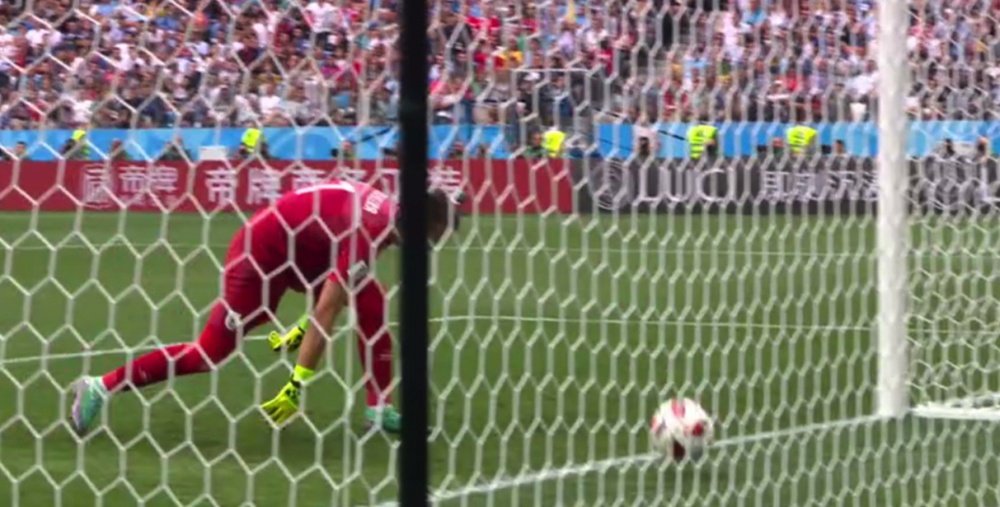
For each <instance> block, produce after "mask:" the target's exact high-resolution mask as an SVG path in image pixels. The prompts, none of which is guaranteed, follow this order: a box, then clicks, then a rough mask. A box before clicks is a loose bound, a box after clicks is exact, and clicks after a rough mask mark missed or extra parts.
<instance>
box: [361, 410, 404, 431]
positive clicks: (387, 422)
mask: <svg viewBox="0 0 1000 507" xmlns="http://www.w3.org/2000/svg"><path fill="white" fill-rule="evenodd" d="M365 420H366V421H367V422H368V427H369V428H380V429H382V430H383V431H386V432H389V433H399V431H400V429H402V427H403V416H402V415H400V413H399V411H398V410H396V407H394V406H392V405H385V406H384V407H380V408H379V407H368V408H366V409H365Z"/></svg>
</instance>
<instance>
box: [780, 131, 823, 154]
mask: <svg viewBox="0 0 1000 507" xmlns="http://www.w3.org/2000/svg"><path fill="white" fill-rule="evenodd" d="M816 134H818V132H817V131H816V129H814V128H812V127H806V126H805V125H796V126H794V127H792V128H790V129H788V134H787V138H788V139H787V140H788V149H789V150H791V152H792V153H793V154H795V155H799V154H801V153H803V152H805V151H806V149H808V148H809V147H810V146H812V143H813V141H815V140H816Z"/></svg>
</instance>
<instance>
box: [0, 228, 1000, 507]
mask: <svg viewBox="0 0 1000 507" xmlns="http://www.w3.org/2000/svg"><path fill="white" fill-rule="evenodd" d="M240 223H241V218H240V217H239V216H237V215H231V214H218V215H214V216H211V217H201V216H198V215H152V214H140V213H127V214H115V213H110V214H109V213H96V212H95V213H83V214H18V213H7V214H0V240H2V242H0V247H2V248H0V265H2V267H3V268H2V269H3V271H2V273H0V336H2V340H0V505H24V506H28V505H30V506H42V505H62V506H92V505H105V506H115V507H118V506H127V505H140V504H141V505H149V506H161V505H196V506H209V505H219V506H234V505H250V504H254V505H292V504H295V505H308V506H315V505H338V506H347V505H373V504H380V503H384V502H390V501H392V500H393V499H394V498H395V494H396V489H395V484H394V479H393V476H394V475H393V474H394V471H395V467H396V461H395V459H394V458H393V455H394V450H395V445H396V443H395V440H394V439H393V438H391V437H387V436H385V435H382V434H379V433H369V432H366V431H365V430H364V427H363V422H362V418H361V416H362V414H361V410H360V409H361V406H362V404H363V395H362V391H363V389H362V386H361V383H360V380H359V379H360V368H359V365H358V361H357V354H356V350H355V344H354V338H353V334H352V331H351V330H350V328H349V322H348V321H346V320H344V321H342V322H341V323H340V324H339V326H338V329H339V331H338V334H337V336H336V340H335V342H334V345H333V346H332V347H331V349H330V351H329V354H328V356H327V359H326V360H325V362H324V366H323V368H324V369H323V373H322V376H321V377H320V378H319V379H318V380H317V381H316V382H315V384H314V385H310V387H309V389H308V390H307V394H306V407H307V410H306V414H307V417H305V418H300V419H299V420H298V421H296V422H295V423H294V424H292V425H291V426H289V427H287V428H285V429H284V430H282V431H272V430H271V429H270V427H269V426H268V425H267V424H265V422H264V420H263V418H262V416H261V414H260V413H259V412H258V411H257V410H256V408H255V407H256V405H257V404H258V403H259V402H260V401H261V400H263V399H267V398H269V397H271V396H272V395H273V394H274V393H275V392H276V391H277V389H278V388H280V386H281V385H282V383H283V381H284V380H285V378H286V376H287V374H288V372H289V370H290V367H291V366H292V361H293V360H294V358H293V357H289V356H286V355H276V354H274V353H272V352H270V351H269V350H268V348H267V346H266V345H265V343H264V342H262V341H260V340H248V341H247V342H246V343H244V344H243V347H242V349H241V353H240V354H238V355H237V356H235V357H234V358H233V359H232V360H230V361H229V362H228V363H226V365H225V366H224V367H223V368H222V369H220V370H219V371H217V372H215V373H212V374H210V375H203V376H198V377H187V378H182V379H176V380H174V381H173V382H172V383H171V384H169V385H167V386H157V387H152V388H149V389H145V390H143V391H141V392H138V393H125V394H122V395H120V396H118V397H116V398H115V399H114V400H113V402H112V403H111V404H110V406H109V410H108V411H107V414H106V415H107V420H106V423H107V424H106V426H104V427H102V429H101V430H99V431H96V432H94V433H93V434H92V435H90V436H88V437H87V438H86V439H84V440H83V441H79V440H78V439H76V438H75V437H74V436H73V435H72V434H71V432H70V431H69V429H68V426H67V425H66V424H65V418H66V416H67V412H68V403H69V402H68V399H67V398H66V395H65V388H66V386H67V385H68V384H69V383H70V382H71V381H72V380H73V379H74V378H76V377H78V376H80V375H82V374H88V373H89V374H95V373H100V372H103V371H105V370H107V369H109V368H111V367H114V366H116V365H118V364H119V363H121V362H122V361H123V360H125V359H126V358H127V357H128V355H129V354H135V353H136V352H141V351H145V350H148V348H149V347H151V346H153V345H154V344H156V343H160V342H177V341H187V340H190V339H191V338H192V337H193V336H194V335H195V333H197V331H198V330H199V329H200V327H199V325H200V322H201V318H202V317H203V315H204V312H205V310H206V309H207V308H208V306H209V304H210V303H211V301H212V300H213V298H214V297H215V296H216V290H217V286H218V275H219V259H220V258H221V256H222V255H223V253H224V251H225V246H226V244H227V242H228V239H229V237H230V235H231V234H232V233H233V232H234V231H235V230H236V228H237V227H238V226H239V224H240ZM464 226H465V229H464V230H463V232H462V233H461V234H460V235H459V236H458V237H455V238H452V239H451V240H450V242H449V243H448V244H447V245H445V246H443V247H442V248H440V249H439V250H438V251H437V252H436V253H435V260H434V266H433V272H434V276H435V283H434V287H433V289H432V304H431V306H432V311H433V314H434V319H433V322H432V324H431V330H432V336H433V349H432V376H433V378H432V379H431V382H432V407H431V413H432V423H433V434H432V436H431V439H432V445H431V450H432V453H433V456H432V470H431V476H432V480H433V483H434V487H435V490H436V491H437V493H438V496H439V498H440V500H441V502H440V503H441V505H468V506H478V505H495V506H500V505H546V506H555V505H583V506H593V505H612V504H613V505H643V506H646V505H698V506H702V505H762V506H763V505H766V506H779V505H780V506H786V505H872V506H885V505H998V504H1000V496H998V493H997V489H996V485H997V484H998V483H1000V461H998V458H997V456H998V455H1000V454H998V453H997V451H998V445H997V444H998V443H1000V431H998V430H997V428H996V426H995V424H996V423H988V422H981V421H943V420H927V419H915V418H906V419H903V420H899V421H889V422H887V421H874V420H871V419H870V418H869V416H870V415H871V414H872V413H873V403H874V383H875V378H876V377H875V375H876V361H877V356H876V349H875V338H874V331H875V328H874V325H875V320H874V319H875V308H876V299H875V295H876V293H875V290H876V289H875V286H876V281H875V276H874V266H875V259H874V254H873V252H874V249H875V236H874V229H875V227H874V221H873V219H871V218H858V217H755V216H667V215H659V216H649V215H647V216H621V217H612V216H595V217H583V218H580V217H566V216H558V215H551V216H517V217H515V216H510V217H498V216H476V217H470V218H469V219H468V220H467V221H466V223H465V224H464ZM993 227H994V226H993V225H990V226H989V227H987V226H984V225H982V224H972V225H970V224H969V223H968V222H965V221H961V220H957V219H935V220H927V221H925V222H923V223H922V224H921V225H920V226H919V227H917V228H916V229H915V234H914V245H915V248H916V254H917V255H914V260H913V267H914V269H913V272H914V276H913V279H912V280H911V290H912V294H913V298H914V300H913V305H912V308H913V314H914V318H913V319H912V323H911V324H912V325H911V331H912V332H911V336H913V337H914V340H915V343H916V344H917V345H918V346H916V347H915V348H914V349H915V350H914V358H915V359H914V371H915V374H916V378H915V381H914V388H913V394H914V398H915V399H918V400H920V399H944V398H947V397H950V396H961V395H964V394H968V393H967V392H965V391H968V392H973V391H974V392H981V391H983V390H987V391H988V390H994V391H996V390H1000V389H998V388H1000V385H998V384H1000V382H998V373H997V371H998V369H997V364H998V363H1000V352H998V351H997V349H998V346H997V342H998V338H997V334H996V331H998V327H1000V326H998V325H997V324H996V323H997V322H1000V318H998V317H1000V310H998V305H997V302H998V301H1000V289H998V288H997V285H998V284H997V283H996V279H995V277H994V275H995V274H997V273H1000V263H998V261H996V260H994V256H995V255H996V253H997V252H1000V239H998V238H997V236H996V235H994V234H991V233H990V229H992V228H993ZM397 265H398V254H397V253H396V252H392V253H389V254H387V255H385V257H384V259H383V260H382V261H381V262H380V264H379V266H378V269H377V271H378V273H377V276H378V277H379V278H380V279H382V280H383V282H384V283H385V284H386V286H388V287H394V284H395V280H396V278H397V270H398V267H397ZM397 303H398V301H396V300H395V299H393V307H394V308H395V306H396V304H397ZM303 308H304V302H303V300H302V298H301V297H300V296H298V295H293V296H290V297H288V298H286V300H285V301H284V302H283V304H282V307H281V312H280V316H281V318H282V319H283V320H284V322H285V323H286V324H288V323H291V322H293V321H294V319H295V317H296V316H297V315H298V314H299V312H301V311H302V310H303ZM271 329H273V327H271V326H265V327H263V328H260V329H258V330H257V331H256V332H255V334H256V335H262V334H265V333H266V332H267V331H269V330H271ZM397 331H398V330H397ZM397 336H398V335H397ZM397 371H398V370H397ZM675 395H685V396H692V397H696V398H698V399H699V400H701V401H702V402H703V404H704V405H705V406H706V407H707V408H708V409H709V411H710V412H712V413H713V414H714V415H715V416H716V417H717V419H718V421H717V430H718V437H719V438H720V442H719V445H718V446H717V447H716V448H714V449H713V450H712V451H711V452H710V455H709V457H708V458H707V459H706V460H704V461H703V462H701V463H700V464H699V465H697V466H692V465H677V464H670V463H665V462H662V461H660V460H649V459H646V458H644V457H643V456H644V453H647V452H648V443H647V437H646V423H647V417H648V416H649V415H650V414H651V413H652V411H653V409H654V407H655V406H656V405H657V404H658V403H659V402H661V401H662V400H664V399H666V398H667V397H670V396H675ZM404 414H405V411H404Z"/></svg>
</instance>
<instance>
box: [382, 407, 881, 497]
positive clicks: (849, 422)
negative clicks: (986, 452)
mask: <svg viewBox="0 0 1000 507" xmlns="http://www.w3.org/2000/svg"><path fill="white" fill-rule="evenodd" d="M879 420H884V419H883V418H881V417H878V416H862V417H853V418H849V419H840V420H836V421H830V422H822V423H814V424H807V425H805V426H796V427H794V428H787V429H781V430H774V431H765V432H762V433H754V434H751V435H743V436H737V437H732V438H726V439H722V440H719V441H717V442H715V443H714V444H713V445H712V447H711V449H717V448H720V447H734V446H740V445H746V444H753V443H756V442H760V441H765V440H772V439H777V438H786V437H792V436H796V435H801V434H805V433H813V432H817V431H828V430H835V429H840V428H845V427H848V426H854V425H859V424H864V423H869V422H875V421H879ZM661 459H663V458H662V456H660V455H658V454H656V453H643V454H633V455H630V456H621V457H616V458H608V459H604V460H600V461H595V462H592V463H583V464H580V465H574V466H570V467H563V468H554V469H550V470H541V471H538V472H533V473H529V474H525V475H519V476H515V477H508V478H503V479H499V480H495V481H492V482H487V483H483V484H477V485H474V486H467V487H463V488H458V489H452V490H445V491H439V492H436V493H434V494H433V495H432V500H433V501H434V502H447V501H449V500H456V499H459V498H463V497H468V496H472V495H485V494H489V493H493V492H496V491H503V490H508V489H514V488H520V487H524V486H530V485H533V484H538V483H542V482H548V481H553V480H557V479H564V478H567V477H574V476H580V475H587V474H591V473H598V472H605V471H608V470H611V469H615V468H629V467H634V466H641V465H645V464H647V463H653V462H655V461H658V460H661ZM397 505H398V504H397V503H396V502H384V503H381V504H378V506H377V507H396V506H397Z"/></svg>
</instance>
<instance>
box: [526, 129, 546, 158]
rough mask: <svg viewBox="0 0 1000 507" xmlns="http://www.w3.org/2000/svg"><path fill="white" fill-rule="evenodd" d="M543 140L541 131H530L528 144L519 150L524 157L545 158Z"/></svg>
mask: <svg viewBox="0 0 1000 507" xmlns="http://www.w3.org/2000/svg"><path fill="white" fill-rule="evenodd" d="M543 141H544V140H543V139H542V133H541V132H538V131H535V132H532V133H531V139H530V141H529V142H528V145H527V146H525V147H524V149H523V150H522V152H521V153H522V156H523V157H524V158H546V157H547V156H548V154H547V153H546V151H545V146H544V145H543Z"/></svg>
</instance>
